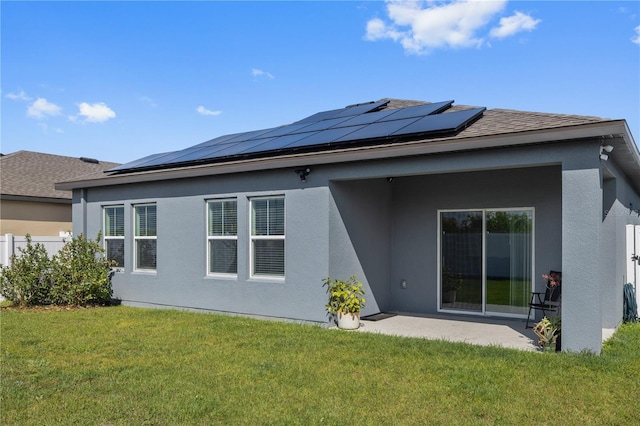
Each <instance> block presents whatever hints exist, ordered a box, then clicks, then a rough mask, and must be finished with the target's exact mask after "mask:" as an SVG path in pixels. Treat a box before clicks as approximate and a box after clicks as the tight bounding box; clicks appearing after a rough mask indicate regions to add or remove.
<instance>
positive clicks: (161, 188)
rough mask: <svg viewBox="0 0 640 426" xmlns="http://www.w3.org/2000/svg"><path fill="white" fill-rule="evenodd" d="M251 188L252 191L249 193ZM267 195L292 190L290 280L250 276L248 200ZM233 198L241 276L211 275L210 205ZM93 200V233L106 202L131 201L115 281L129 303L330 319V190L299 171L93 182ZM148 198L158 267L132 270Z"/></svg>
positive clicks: (289, 206)
mask: <svg viewBox="0 0 640 426" xmlns="http://www.w3.org/2000/svg"><path fill="white" fill-rule="evenodd" d="M287 178H288V179H287ZM247 187H251V188H253V190H251V191H250V192H244V191H243V189H246V188H247ZM232 189H233V190H235V191H233V192H231V190H232ZM265 195H284V196H285V223H286V236H287V238H286V241H285V252H286V253H285V256H286V265H285V268H286V272H285V276H286V277H285V279H284V280H271V279H261V278H255V277H254V278H251V277H250V276H249V250H250V247H249V238H248V235H249V226H250V225H249V198H250V197H256V196H265ZM227 197H232V198H236V199H237V202H238V276H237V279H236V278H218V277H211V276H207V275H206V204H205V203H206V200H208V199H214V198H227ZM87 198H88V203H87V218H88V222H87V223H88V229H87V232H88V235H96V234H97V233H98V231H99V230H100V227H101V215H102V211H101V210H102V207H103V206H105V205H114V204H122V202H123V201H122V200H125V201H124V206H125V235H126V236H127V237H126V244H125V268H124V271H123V272H119V273H117V274H116V275H115V276H114V279H113V287H114V296H115V297H117V298H120V299H122V300H123V301H124V302H125V303H129V304H137V305H155V306H174V307H183V308H197V309H208V310H216V311H223V312H233V313H243V314H253V315H263V316H274V317H284V318H291V319H304V320H311V321H325V320H326V315H325V311H324V298H325V291H324V289H323V288H322V281H321V279H322V278H323V277H326V276H327V275H328V273H329V271H328V264H329V261H328V256H329V245H328V242H329V228H328V226H329V218H328V206H329V194H328V189H327V188H323V187H317V188H313V187H310V188H303V187H301V186H300V181H299V180H298V178H297V177H296V176H295V175H294V174H293V173H290V174H287V175H286V176H283V175H282V174H278V173H273V172H265V173H261V174H259V176H253V177H252V179H247V176H234V177H230V176H228V177H217V178H213V177H212V178H205V179H197V180H195V179H183V180H180V181H172V182H160V183H153V184H140V185H130V186H126V187H115V188H94V189H91V190H90V191H89V193H88V197H87ZM147 202H154V203H156V204H157V212H158V218H157V220H158V237H157V271H156V272H154V273H145V272H134V271H133V268H132V264H133V257H132V251H133V239H132V237H131V236H132V235H133V224H132V221H133V213H132V206H133V205H135V204H139V203H147Z"/></svg>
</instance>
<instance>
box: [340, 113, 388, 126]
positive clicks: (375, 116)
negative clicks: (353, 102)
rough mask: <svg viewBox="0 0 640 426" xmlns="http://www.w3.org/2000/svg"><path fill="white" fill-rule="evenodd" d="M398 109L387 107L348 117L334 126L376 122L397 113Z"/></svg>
mask: <svg viewBox="0 0 640 426" xmlns="http://www.w3.org/2000/svg"><path fill="white" fill-rule="evenodd" d="M396 111H397V110H395V109H385V110H382V111H376V112H368V113H366V114H361V115H356V116H355V117H350V118H347V119H345V120H343V121H340V122H338V124H336V125H334V126H332V127H348V126H358V125H360V124H370V123H375V122H376V121H379V120H382V119H384V118H385V117H387V116H388V115H391V114H393V113H395V112H396ZM341 120H342V119H341Z"/></svg>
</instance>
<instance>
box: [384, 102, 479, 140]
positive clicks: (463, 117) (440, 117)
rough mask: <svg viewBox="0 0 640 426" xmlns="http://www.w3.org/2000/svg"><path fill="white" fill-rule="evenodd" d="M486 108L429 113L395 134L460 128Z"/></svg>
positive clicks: (446, 130)
mask: <svg viewBox="0 0 640 426" xmlns="http://www.w3.org/2000/svg"><path fill="white" fill-rule="evenodd" d="M484 110H485V108H474V109H468V110H463V111H456V112H447V113H444V114H437V115H427V116H426V117H423V118H420V119H418V120H416V121H415V122H414V123H412V124H410V125H408V126H406V127H404V128H402V129H400V130H398V131H397V132H394V133H393V135H394V136H397V135H409V134H417V133H431V132H437V133H444V132H453V131H457V130H459V129H460V128H461V127H462V126H463V125H465V124H466V123H467V122H469V121H472V120H475V119H476V118H477V117H478V116H480V115H481V114H482V113H483V112H484Z"/></svg>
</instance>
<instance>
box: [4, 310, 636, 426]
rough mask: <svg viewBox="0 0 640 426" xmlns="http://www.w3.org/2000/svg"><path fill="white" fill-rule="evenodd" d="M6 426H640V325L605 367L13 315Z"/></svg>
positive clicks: (103, 319)
mask: <svg viewBox="0 0 640 426" xmlns="http://www.w3.org/2000/svg"><path fill="white" fill-rule="evenodd" d="M0 320H1V330H0V331H1V338H2V340H1V350H2V360H1V367H2V370H1V372H2V389H1V396H2V400H1V404H2V405H1V406H0V412H1V414H0V423H1V424H3V425H13V424H18V425H47V424H64V425H71V424H79V425H120V424H123V425H143V424H149V425H185V424H187V425H188V424H202V425H211V424H225V425H228V424H245V425H253V424H273V425H280V424H300V425H316V424H332V425H379V424H390V425H393V424H444V425H449V424H505V425H513V424H526V425H529V424H558V425H589V424H598V425H599V424H607V425H608V424H611V425H627V424H637V423H636V422H637V420H638V418H639V417H638V416H640V398H639V395H640V325H635V324H634V325H626V326H623V327H622V328H621V330H619V331H618V333H616V335H615V336H614V338H613V339H612V340H611V341H610V342H609V343H607V344H606V346H605V348H604V350H603V353H602V355H601V356H594V355H589V354H553V353H549V354H547V353H533V352H520V351H516V350H510V349H502V348H496V347H475V346H471V345H466V344H462V343H446V342H442V341H427V340H420V339H409V338H399V337H390V336H382V335H374V334H369V333H355V332H345V331H338V330H329V329H324V328H321V327H317V326H311V325H298V324H291V323H283V322H275V321H259V320H253V319H247V318H240V317H229V316H224V315H214V314H197V313H189V312H180V311H169V310H145V309H135V308H127V307H112V308H94V309H81V310H70V311H51V310H3V311H2V313H1V317H0Z"/></svg>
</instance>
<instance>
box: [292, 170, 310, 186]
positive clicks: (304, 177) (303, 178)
mask: <svg viewBox="0 0 640 426" xmlns="http://www.w3.org/2000/svg"><path fill="white" fill-rule="evenodd" d="M295 172H296V174H297V175H298V176H300V180H301V181H302V182H306V181H307V176H308V175H309V173H311V169H310V168H309V167H305V168H302V169H296V170H295Z"/></svg>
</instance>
